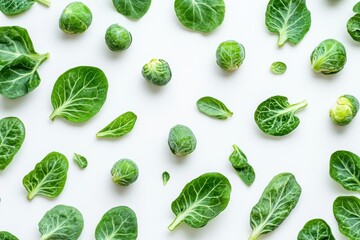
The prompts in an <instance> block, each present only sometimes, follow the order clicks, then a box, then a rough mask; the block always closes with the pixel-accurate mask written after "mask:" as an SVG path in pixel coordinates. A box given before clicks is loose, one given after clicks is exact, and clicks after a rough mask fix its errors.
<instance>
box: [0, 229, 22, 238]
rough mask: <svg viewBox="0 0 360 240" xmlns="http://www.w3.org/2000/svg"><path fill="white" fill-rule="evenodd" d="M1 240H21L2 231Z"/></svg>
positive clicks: (0, 233)
mask: <svg viewBox="0 0 360 240" xmlns="http://www.w3.org/2000/svg"><path fill="white" fill-rule="evenodd" d="M0 240H19V239H18V238H17V237H15V236H14V235H12V234H11V233H9V232H4V231H1V232H0Z"/></svg>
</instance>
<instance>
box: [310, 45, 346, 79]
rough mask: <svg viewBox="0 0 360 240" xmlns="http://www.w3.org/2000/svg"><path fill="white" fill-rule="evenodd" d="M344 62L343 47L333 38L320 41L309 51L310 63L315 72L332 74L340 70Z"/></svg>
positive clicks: (344, 52) (344, 53) (344, 51)
mask: <svg viewBox="0 0 360 240" xmlns="http://www.w3.org/2000/svg"><path fill="white" fill-rule="evenodd" d="M345 63H346V50H345V47H344V45H342V43H340V42H339V41H336V40H334V39H327V40H325V41H322V42H321V43H320V44H319V45H318V46H317V47H316V48H315V49H314V51H313V52H312V53H311V65H312V68H313V69H314V71H315V72H317V73H320V72H321V73H323V74H334V73H337V72H340V71H341V70H342V69H343V68H344V66H345Z"/></svg>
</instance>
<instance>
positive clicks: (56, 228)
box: [39, 205, 84, 240]
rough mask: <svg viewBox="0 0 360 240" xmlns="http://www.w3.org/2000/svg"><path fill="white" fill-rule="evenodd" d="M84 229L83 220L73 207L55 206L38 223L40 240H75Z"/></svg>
mask: <svg viewBox="0 0 360 240" xmlns="http://www.w3.org/2000/svg"><path fill="white" fill-rule="evenodd" d="M83 228H84V218H83V216H82V214H81V213H80V212H79V210H77V209H76V208H74V207H71V206H65V205H57V206H55V207H53V208H52V209H50V210H49V211H47V212H46V213H45V215H44V217H43V218H42V219H41V220H40V222H39V231H40V233H41V238H40V240H60V239H66V240H77V239H78V238H79V237H80V235H81V232H82V230H83Z"/></svg>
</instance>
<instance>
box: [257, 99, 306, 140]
mask: <svg viewBox="0 0 360 240" xmlns="http://www.w3.org/2000/svg"><path fill="white" fill-rule="evenodd" d="M306 106H307V102H306V101H302V102H299V103H296V104H292V105H291V104H290V103H289V102H288V99H287V97H284V96H273V97H270V98H268V99H266V100H265V101H264V102H262V103H261V104H260V105H259V106H258V107H257V109H256V111H255V115H254V118H255V122H256V124H257V125H258V127H259V128H260V129H261V131H263V132H264V133H266V134H269V135H273V136H284V135H287V134H289V133H291V132H292V131H293V130H295V128H297V126H298V125H299V123H300V120H299V118H298V117H297V116H295V114H296V112H297V111H299V110H300V109H302V108H305V107H306Z"/></svg>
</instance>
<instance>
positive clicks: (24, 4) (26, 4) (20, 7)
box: [0, 0, 50, 15]
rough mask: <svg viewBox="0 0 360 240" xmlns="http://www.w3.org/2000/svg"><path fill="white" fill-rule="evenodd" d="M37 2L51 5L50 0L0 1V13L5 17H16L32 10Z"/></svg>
mask: <svg viewBox="0 0 360 240" xmlns="http://www.w3.org/2000/svg"><path fill="white" fill-rule="evenodd" d="M35 2H39V3H42V4H44V5H46V6H49V4H50V0H0V11H1V12H3V13H4V14H5V15H16V14H19V13H22V12H25V11H26V10H28V9H29V8H31V6H32V5H33V4H34V3H35Z"/></svg>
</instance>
